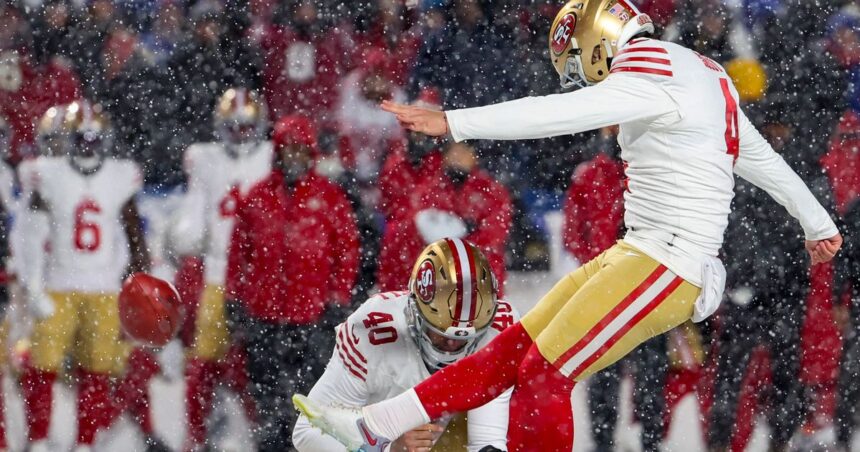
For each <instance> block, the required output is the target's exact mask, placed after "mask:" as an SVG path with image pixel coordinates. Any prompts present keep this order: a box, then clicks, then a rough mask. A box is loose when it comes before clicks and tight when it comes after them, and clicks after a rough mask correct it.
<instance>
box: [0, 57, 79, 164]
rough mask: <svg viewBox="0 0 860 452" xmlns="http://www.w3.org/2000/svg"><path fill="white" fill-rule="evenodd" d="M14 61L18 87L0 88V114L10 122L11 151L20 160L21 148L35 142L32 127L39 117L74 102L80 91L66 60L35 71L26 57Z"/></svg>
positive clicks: (52, 60) (52, 62)
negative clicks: (57, 106) (52, 108)
mask: <svg viewBox="0 0 860 452" xmlns="http://www.w3.org/2000/svg"><path fill="white" fill-rule="evenodd" d="M17 61H18V65H17V68H18V70H19V71H20V76H21V78H20V85H18V84H17V83H16V82H13V83H9V84H6V85H0V115H3V116H4V117H5V118H6V119H7V121H9V126H10V127H11V128H12V131H13V135H14V136H13V142H12V152H13V155H14V156H15V157H20V155H19V152H20V149H21V147H22V146H27V145H32V144H33V142H34V138H35V134H34V130H33V126H34V124H35V123H36V122H38V120H39V118H40V117H41V116H42V115H43V114H44V113H45V112H46V111H48V109H49V108H51V107H53V106H54V105H59V104H66V103H69V102H71V101H73V100H75V99H77V98H78V97H80V95H81V90H80V83H79V82H78V77H77V75H75V72H74V70H73V69H72V67H71V65H70V64H69V63H68V62H67V61H66V60H65V59H62V58H52V59H51V60H49V61H48V62H47V63H45V64H44V65H43V66H42V67H38V68H37V67H34V66H33V65H32V64H31V63H30V61H29V60H28V59H27V58H26V57H24V58H18V59H17ZM13 70H14V69H13ZM12 78H13V79H17V77H14V76H13V77H12ZM16 85H17V86H16ZM12 88H16V89H12Z"/></svg>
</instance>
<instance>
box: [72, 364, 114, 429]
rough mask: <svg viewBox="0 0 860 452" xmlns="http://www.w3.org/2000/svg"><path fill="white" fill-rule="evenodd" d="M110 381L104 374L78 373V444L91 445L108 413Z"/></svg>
mask: <svg viewBox="0 0 860 452" xmlns="http://www.w3.org/2000/svg"><path fill="white" fill-rule="evenodd" d="M109 390H110V380H109V378H108V376H107V375H106V374H103V373H97V372H90V371H87V370H83V369H81V370H79V371H78V444H84V445H86V444H92V443H93V441H94V440H95V437H96V433H97V432H98V431H99V429H100V428H101V427H103V426H104V425H105V424H106V423H107V420H106V419H105V418H106V417H107V416H109V413H110V410H109V408H110V405H111V404H110V399H109V398H108V391H109Z"/></svg>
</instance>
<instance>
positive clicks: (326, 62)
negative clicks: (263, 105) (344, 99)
mask: <svg viewBox="0 0 860 452" xmlns="http://www.w3.org/2000/svg"><path fill="white" fill-rule="evenodd" d="M350 42H351V40H350V39H349V38H348V36H345V32H342V31H338V29H330V30H328V31H327V32H325V33H322V35H321V36H319V37H314V38H311V40H307V39H305V38H302V37H300V36H299V35H298V34H296V33H295V32H293V31H292V30H290V29H289V28H285V27H271V28H269V29H268V30H267V31H266V33H265V35H264V36H263V39H262V41H261V42H260V45H261V47H262V49H263V58H264V62H265V65H264V67H263V93H264V95H265V97H266V102H267V103H268V105H269V111H270V112H271V115H272V117H273V118H279V117H281V116H284V115H288V114H292V113H303V114H305V115H307V116H309V117H311V118H314V119H317V120H320V119H324V118H322V117H321V115H324V114H326V113H328V112H329V111H330V110H331V108H332V106H333V105H334V102H335V101H336V100H337V95H336V93H337V83H338V81H339V80H340V79H341V78H342V77H343V75H344V74H345V73H346V71H347V69H349V67H348V66H349V65H350V64H351V60H352V57H351V55H352V48H351V44H350Z"/></svg>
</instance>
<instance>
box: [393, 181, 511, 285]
mask: <svg viewBox="0 0 860 452" xmlns="http://www.w3.org/2000/svg"><path fill="white" fill-rule="evenodd" d="M411 201H412V202H411V204H412V205H411V209H410V211H409V214H408V216H407V217H406V218H405V219H404V220H403V221H398V222H396V223H395V224H391V225H390V228H389V229H388V230H386V233H385V236H384V237H383V240H382V250H381V251H380V256H379V273H378V275H377V282H378V284H379V286H380V288H381V289H382V290H383V291H384V290H397V289H402V288H403V287H405V286H406V283H407V282H408V281H409V275H410V273H411V272H412V266H413V265H414V263H415V259H417V258H418V255H419V254H420V253H421V250H423V249H424V247H425V246H426V243H424V240H423V239H422V238H421V235H420V234H419V233H418V228H417V227H416V226H415V221H413V219H414V217H415V215H416V214H417V213H418V212H420V211H422V210H424V209H429V208H431V207H432V208H436V209H439V210H445V211H448V212H451V213H453V214H455V215H457V216H459V217H460V218H462V219H463V220H464V221H465V222H467V223H469V224H472V225H474V230H473V231H472V232H471V233H470V234H468V235H467V236H466V237H464V238H465V240H468V241H469V242H472V243H473V244H475V246H477V247H478V248H480V249H481V251H483V252H484V254H485V255H486V256H487V259H488V260H489V261H490V266H492V268H493V272H494V273H495V274H496V277H497V278H498V280H499V291H500V296H501V295H502V293H503V288H504V282H505V277H506V270H505V245H506V244H507V241H508V232H509V231H510V228H511V212H512V210H513V208H512V206H511V200H510V197H509V195H508V190H507V189H506V188H505V187H504V186H503V185H502V184H500V183H499V182H497V181H496V180H494V179H493V178H492V177H491V176H490V175H489V174H487V173H486V172H484V171H483V170H479V169H476V170H474V171H472V173H471V174H470V175H469V178H468V179H467V180H466V182H465V183H464V185H463V186H462V187H461V188H459V189H458V188H456V187H455V186H454V185H453V184H452V183H451V182H450V180H448V179H447V178H446V177H436V178H432V179H425V180H424V181H423V183H422V184H421V185H420V186H419V187H418V188H417V189H416V193H415V195H414V197H413V198H412V199H411Z"/></svg>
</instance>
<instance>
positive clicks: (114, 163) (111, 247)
mask: <svg viewBox="0 0 860 452" xmlns="http://www.w3.org/2000/svg"><path fill="white" fill-rule="evenodd" d="M20 171H21V179H22V183H23V184H24V189H25V190H26V191H27V192H31V193H38V195H39V197H40V198H41V199H42V201H44V203H45V207H46V208H47V214H48V219H49V224H50V233H49V236H48V250H47V251H48V252H47V259H46V262H47V265H46V274H45V276H46V281H45V288H46V289H47V290H50V291H57V292H71V291H77V292H108V293H111V292H118V291H119V287H120V281H121V278H122V273H123V271H124V270H125V269H124V268H122V265H120V261H121V260H122V259H121V256H122V255H121V254H120V251H119V250H120V247H122V246H125V243H126V242H125V236H124V232H123V225H122V219H121V214H122V209H123V207H124V206H125V205H126V203H127V202H129V201H130V200H131V199H132V198H133V197H134V195H135V194H136V193H137V192H138V191H140V189H141V187H142V184H143V179H142V177H141V173H140V169H139V168H138V166H137V164H136V163H134V162H132V161H130V160H119V159H110V158H109V159H106V160H105V161H104V163H103V164H102V167H101V168H100V169H99V170H98V171H96V172H95V173H93V174H91V175H84V174H82V173H81V172H80V171H78V170H76V169H75V168H73V167H72V166H71V164H70V162H69V160H68V159H67V158H66V157H39V158H37V159H35V160H31V161H28V162H25V163H22V164H21V167H20Z"/></svg>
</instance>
